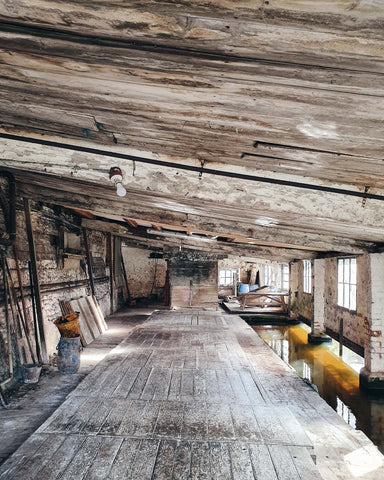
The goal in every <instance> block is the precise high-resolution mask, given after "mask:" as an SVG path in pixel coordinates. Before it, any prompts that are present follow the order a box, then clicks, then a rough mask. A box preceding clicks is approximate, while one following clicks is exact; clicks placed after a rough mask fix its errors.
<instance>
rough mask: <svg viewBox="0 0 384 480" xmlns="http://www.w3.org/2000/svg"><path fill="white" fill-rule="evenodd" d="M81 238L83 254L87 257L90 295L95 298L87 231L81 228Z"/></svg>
mask: <svg viewBox="0 0 384 480" xmlns="http://www.w3.org/2000/svg"><path fill="white" fill-rule="evenodd" d="M83 238H84V246H85V254H86V256H87V265H88V276H89V284H90V286H91V292H92V295H93V296H96V294H95V282H94V279H93V265H92V257H91V252H90V250H89V243H88V236H87V229H86V228H84V227H83Z"/></svg>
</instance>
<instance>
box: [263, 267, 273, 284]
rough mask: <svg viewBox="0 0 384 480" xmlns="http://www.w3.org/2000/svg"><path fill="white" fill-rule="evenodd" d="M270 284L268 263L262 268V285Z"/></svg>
mask: <svg viewBox="0 0 384 480" xmlns="http://www.w3.org/2000/svg"><path fill="white" fill-rule="evenodd" d="M271 284H272V265H271V264H270V263H265V264H264V268H263V285H268V286H269V285H271Z"/></svg>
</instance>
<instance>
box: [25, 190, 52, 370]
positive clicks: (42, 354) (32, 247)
mask: <svg viewBox="0 0 384 480" xmlns="http://www.w3.org/2000/svg"><path fill="white" fill-rule="evenodd" d="M23 201H24V213H25V224H26V227H27V236H28V247H29V256H30V257H31V270H32V278H33V285H34V293H35V302H36V313H37V324H38V330H39V339H40V345H39V347H40V348H39V351H40V357H41V358H39V361H40V362H42V363H45V364H47V363H48V355H47V345H46V343H45V332H44V316H43V308H42V305H41V294H40V282H39V276H38V271H37V258H36V249H35V241H34V238H33V229H32V220H31V208H30V205H29V199H28V198H24V199H23Z"/></svg>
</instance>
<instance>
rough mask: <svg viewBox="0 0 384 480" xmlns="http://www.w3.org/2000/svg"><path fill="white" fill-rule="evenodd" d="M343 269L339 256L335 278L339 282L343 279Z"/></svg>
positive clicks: (342, 262)
mask: <svg viewBox="0 0 384 480" xmlns="http://www.w3.org/2000/svg"><path fill="white" fill-rule="evenodd" d="M343 271H344V261H343V260H342V259H341V258H339V260H338V261H337V280H338V281H339V282H343V281H344V275H343Z"/></svg>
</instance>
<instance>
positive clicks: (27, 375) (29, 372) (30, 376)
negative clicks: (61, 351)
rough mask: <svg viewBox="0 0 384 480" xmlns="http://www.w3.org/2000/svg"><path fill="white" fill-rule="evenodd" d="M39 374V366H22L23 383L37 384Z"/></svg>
mask: <svg viewBox="0 0 384 480" xmlns="http://www.w3.org/2000/svg"><path fill="white" fill-rule="evenodd" d="M40 373H41V365H36V364H34V363H27V364H25V365H23V382H24V383H37V382H38V381H39V377H40Z"/></svg>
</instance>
